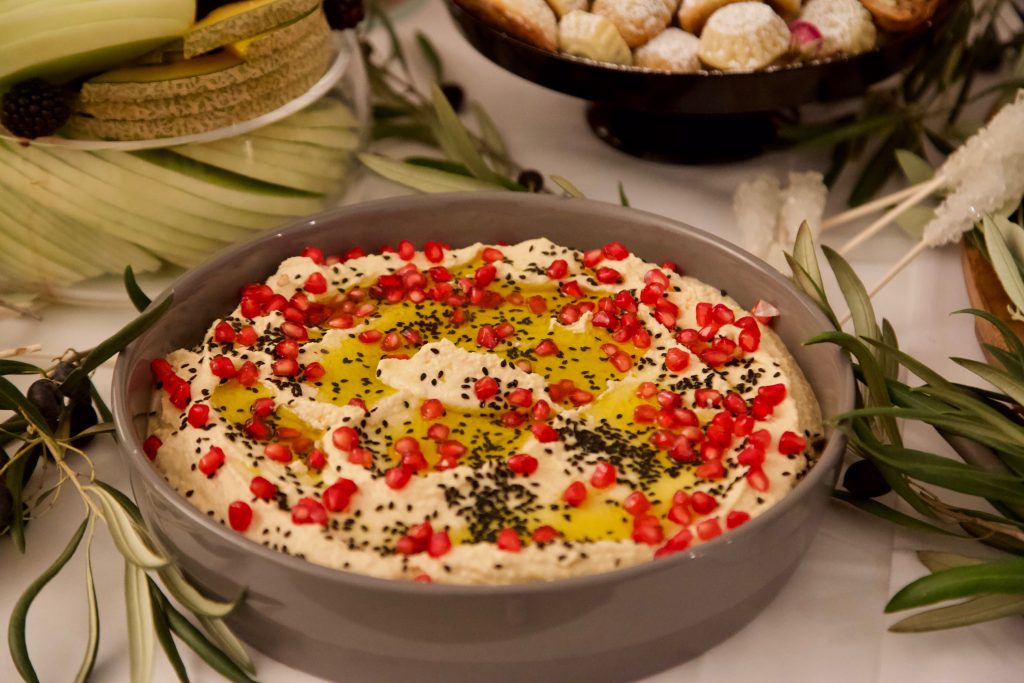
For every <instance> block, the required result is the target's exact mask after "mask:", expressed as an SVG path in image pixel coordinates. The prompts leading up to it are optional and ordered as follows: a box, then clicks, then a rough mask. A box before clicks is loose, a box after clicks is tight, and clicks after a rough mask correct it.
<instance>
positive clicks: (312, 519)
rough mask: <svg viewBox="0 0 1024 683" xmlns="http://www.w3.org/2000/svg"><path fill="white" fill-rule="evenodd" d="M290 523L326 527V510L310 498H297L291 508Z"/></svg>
mask: <svg viewBox="0 0 1024 683" xmlns="http://www.w3.org/2000/svg"><path fill="white" fill-rule="evenodd" d="M292 523H293V524H320V525H322V526H327V510H325V509H324V506H323V505H321V504H320V503H318V502H317V501H315V500H313V499H312V498H299V500H298V502H297V503H295V506H294V507H292Z"/></svg>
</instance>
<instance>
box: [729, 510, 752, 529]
mask: <svg viewBox="0 0 1024 683" xmlns="http://www.w3.org/2000/svg"><path fill="white" fill-rule="evenodd" d="M748 521H750V514H749V513H746V512H743V511H742V510H733V511H732V512H730V513H729V514H728V515H726V516H725V528H726V529H735V528H736V527H738V526H740V525H741V524H743V523H745V522H748Z"/></svg>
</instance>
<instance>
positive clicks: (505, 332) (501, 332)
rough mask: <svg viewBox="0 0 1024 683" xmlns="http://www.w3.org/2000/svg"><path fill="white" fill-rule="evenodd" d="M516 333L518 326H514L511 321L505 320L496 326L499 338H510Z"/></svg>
mask: <svg viewBox="0 0 1024 683" xmlns="http://www.w3.org/2000/svg"><path fill="white" fill-rule="evenodd" d="M515 333H516V328H514V327H512V324H511V323H507V322H503V323H501V324H499V325H498V326H497V327H495V328H494V334H496V335H497V336H498V339H508V338H509V337H511V336H512V335H514V334H515Z"/></svg>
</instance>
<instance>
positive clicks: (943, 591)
mask: <svg viewBox="0 0 1024 683" xmlns="http://www.w3.org/2000/svg"><path fill="white" fill-rule="evenodd" d="M982 593H1005V594H1011V595H1021V594H1024V559H1020V558H1013V559H1008V560H996V561H993V562H986V563H985V564H978V565H973V566H965V567H952V568H950V569H944V570H942V571H939V572H936V573H934V574H931V575H929V576H925V577H922V578H920V579H918V580H917V581H914V582H913V583H910V584H908V585H906V586H904V587H903V588H902V589H901V590H900V591H899V592H897V593H896V595H894V596H892V599H891V600H889V604H887V605H886V606H885V611H886V612H898V611H900V610H905V609H911V608H914V607H923V606H924V605H932V604H935V603H936V602H942V601H943V600H954V599H956V598H965V597H968V596H972V595H978V594H982Z"/></svg>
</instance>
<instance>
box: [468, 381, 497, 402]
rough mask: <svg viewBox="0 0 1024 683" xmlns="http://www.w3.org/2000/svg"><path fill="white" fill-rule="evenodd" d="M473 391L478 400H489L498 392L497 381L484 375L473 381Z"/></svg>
mask: <svg viewBox="0 0 1024 683" xmlns="http://www.w3.org/2000/svg"><path fill="white" fill-rule="evenodd" d="M473 393H474V394H475V395H476V397H477V399H478V400H480V401H489V400H491V399H492V398H494V397H495V396H496V395H497V393H498V382H497V380H495V379H494V378H493V377H490V376H487V375H484V376H483V377H481V378H480V379H478V380H477V381H476V382H474V383H473Z"/></svg>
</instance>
